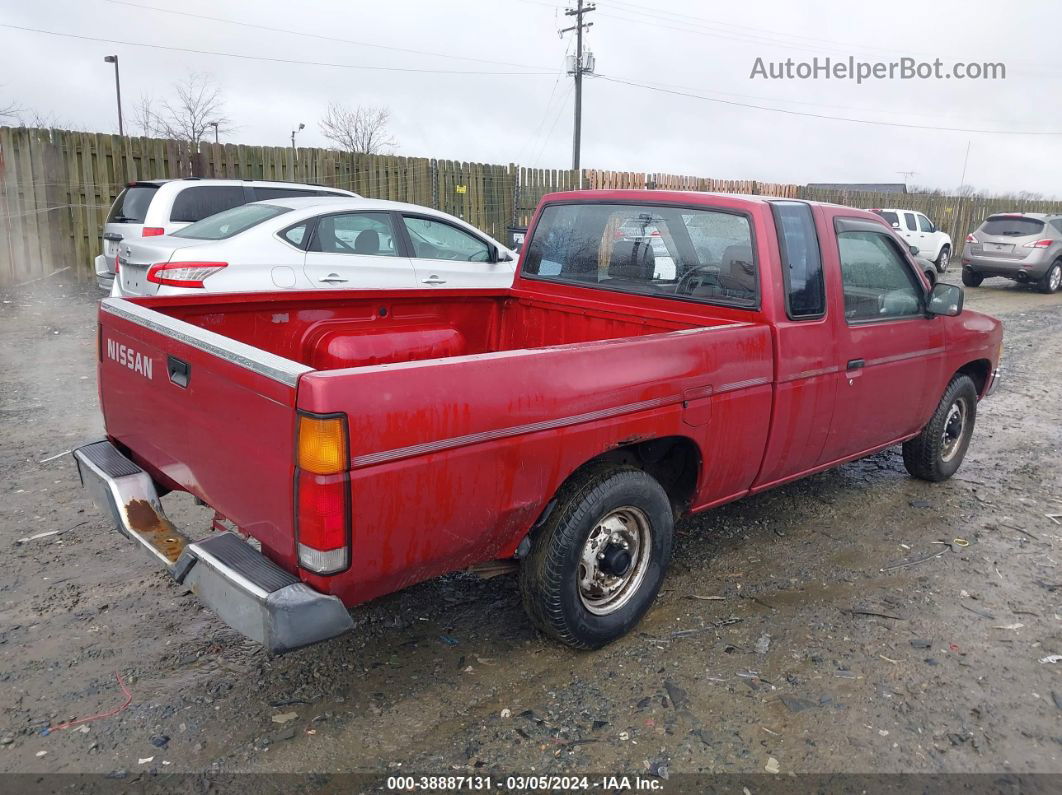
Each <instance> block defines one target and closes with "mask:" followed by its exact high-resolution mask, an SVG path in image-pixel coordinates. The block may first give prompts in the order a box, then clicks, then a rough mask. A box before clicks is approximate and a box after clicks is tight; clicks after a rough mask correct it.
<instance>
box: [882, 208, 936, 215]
mask: <svg viewBox="0 0 1062 795" xmlns="http://www.w3.org/2000/svg"><path fill="white" fill-rule="evenodd" d="M870 212H872V213H921V214H922V215H925V212H924V211H922V210H911V209H908V208H906V207H875V208H874V209H872V210H871V211H870Z"/></svg>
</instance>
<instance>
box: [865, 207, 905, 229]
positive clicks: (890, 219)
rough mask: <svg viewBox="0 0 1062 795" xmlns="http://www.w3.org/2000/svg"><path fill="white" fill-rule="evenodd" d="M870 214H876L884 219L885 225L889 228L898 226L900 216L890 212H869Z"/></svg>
mask: <svg viewBox="0 0 1062 795" xmlns="http://www.w3.org/2000/svg"><path fill="white" fill-rule="evenodd" d="M871 212H872V213H877V214H878V215H880V216H881V217H882V218H884V219H885V223H887V224H888V225H889V226H899V225H900V216H898V215H897V214H896V213H894V212H893V211H892V210H871Z"/></svg>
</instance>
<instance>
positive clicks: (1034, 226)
mask: <svg viewBox="0 0 1062 795" xmlns="http://www.w3.org/2000/svg"><path fill="white" fill-rule="evenodd" d="M1043 228H1044V222H1043V221H1041V220H1040V219H1039V218H1023V217H1022V216H1020V215H992V216H989V218H988V220H987V221H985V222H984V224H983V225H982V226H981V231H982V232H984V233H985V234H986V235H1003V236H1006V237H1025V236H1026V235H1038V234H1040V232H1042V231H1043Z"/></svg>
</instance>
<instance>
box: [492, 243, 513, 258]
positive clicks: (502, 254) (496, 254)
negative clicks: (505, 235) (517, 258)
mask: <svg viewBox="0 0 1062 795" xmlns="http://www.w3.org/2000/svg"><path fill="white" fill-rule="evenodd" d="M490 261H491V262H512V261H513V258H512V256H511V255H510V254H509V252H508V251H502V250H501V249H500V248H498V247H497V246H493V247H492V248H491V251H490Z"/></svg>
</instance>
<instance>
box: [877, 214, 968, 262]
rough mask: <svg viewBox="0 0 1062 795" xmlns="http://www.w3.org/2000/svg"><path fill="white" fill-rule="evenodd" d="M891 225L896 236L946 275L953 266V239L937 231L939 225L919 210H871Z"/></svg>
mask: <svg viewBox="0 0 1062 795" xmlns="http://www.w3.org/2000/svg"><path fill="white" fill-rule="evenodd" d="M870 212H872V213H877V214H878V215H880V216H881V217H882V218H884V219H885V221H886V223H888V224H891V225H892V228H893V230H895V232H896V234H898V235H899V236H900V237H902V238H903V239H904V240H905V241H907V244H908V245H910V246H915V247H916V248H917V249H918V256H919V257H921V258H922V259H928V260H931V261H932V262H934V263H935V264H936V266H937V270H938V271H939V272H940V273H944V272H945V271H947V269H948V265H949V264H951V252H952V250H953V248H954V247H953V246H952V245H951V237H949V236H948V234H947V233H946V232H942V231H941V230H940V229H937V225H936V224H934V223H933V222H932V221H930V220H929V219H928V218H926V216H925V215H923V214H922V213H920V212H918V211H917V210H897V209H887V210H871V211H870Z"/></svg>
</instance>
